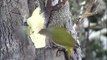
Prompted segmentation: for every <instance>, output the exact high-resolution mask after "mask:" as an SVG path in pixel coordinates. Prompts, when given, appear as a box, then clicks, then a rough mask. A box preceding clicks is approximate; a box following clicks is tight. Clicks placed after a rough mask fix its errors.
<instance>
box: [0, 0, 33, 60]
mask: <svg viewBox="0 0 107 60" xmlns="http://www.w3.org/2000/svg"><path fill="white" fill-rule="evenodd" d="M27 5H28V3H27V0H0V60H33V59H34V58H35V57H34V56H35V48H34V46H33V44H32V42H31V41H30V40H29V37H27V35H26V34H25V32H24V30H25V28H24V26H23V20H24V18H25V17H28V14H29V12H28V10H29V9H28V6H27ZM22 28H23V29H24V30H23V29H22Z"/></svg>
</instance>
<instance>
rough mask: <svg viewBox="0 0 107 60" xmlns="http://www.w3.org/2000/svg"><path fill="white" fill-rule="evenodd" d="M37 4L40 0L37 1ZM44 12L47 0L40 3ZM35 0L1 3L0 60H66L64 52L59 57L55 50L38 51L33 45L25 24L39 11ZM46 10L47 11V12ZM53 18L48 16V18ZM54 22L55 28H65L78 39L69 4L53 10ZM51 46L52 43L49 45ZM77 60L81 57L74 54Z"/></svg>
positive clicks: (1, 0) (52, 21) (51, 24)
mask: <svg viewBox="0 0 107 60" xmlns="http://www.w3.org/2000/svg"><path fill="white" fill-rule="evenodd" d="M36 1H37V0H36ZM40 5H41V8H42V9H44V0H40ZM35 7H36V4H35V1H34V0H0V60H65V57H64V53H63V52H61V53H60V56H56V50H55V49H54V48H41V49H35V47H34V46H33V43H32V42H31V40H30V39H29V37H28V36H27V35H26V32H25V30H26V27H25V26H23V22H25V21H26V19H27V18H28V17H29V16H30V15H31V13H32V11H33V10H34V9H35ZM43 11H44V10H43ZM48 18H49V17H48V16H46V19H48ZM50 19H51V22H50V24H49V27H51V26H53V25H60V26H64V27H65V28H67V29H68V31H70V32H74V33H71V34H73V36H74V37H75V39H76V33H75V31H74V30H73V28H71V27H72V20H71V13H70V11H69V3H68V1H67V2H66V3H65V5H64V6H63V7H61V8H60V9H59V10H56V11H52V14H51V18H50ZM47 44H48V45H50V42H49V43H47ZM74 59H75V60H77V59H78V56H76V55H75V54H74Z"/></svg>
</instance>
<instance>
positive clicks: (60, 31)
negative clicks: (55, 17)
mask: <svg viewBox="0 0 107 60" xmlns="http://www.w3.org/2000/svg"><path fill="white" fill-rule="evenodd" d="M40 33H41V34H46V35H48V36H51V38H52V41H53V42H54V43H56V44H58V45H60V46H62V47H64V48H65V49H66V50H67V52H68V55H69V56H70V54H71V53H72V51H73V48H74V47H75V44H76V41H75V39H74V38H73V37H72V36H71V35H70V34H69V33H68V31H67V30H66V29H65V28H63V27H50V28H47V29H43V30H41V31H40ZM47 33H48V34H47Z"/></svg>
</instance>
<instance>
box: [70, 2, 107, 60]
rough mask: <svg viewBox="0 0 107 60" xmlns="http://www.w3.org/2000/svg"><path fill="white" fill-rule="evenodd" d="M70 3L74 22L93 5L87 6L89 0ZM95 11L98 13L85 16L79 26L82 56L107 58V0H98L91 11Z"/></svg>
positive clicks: (86, 57)
mask: <svg viewBox="0 0 107 60" xmlns="http://www.w3.org/2000/svg"><path fill="white" fill-rule="evenodd" d="M90 1H92V0H90ZM69 3H70V8H71V13H72V19H73V21H74V22H75V21H76V20H77V19H78V18H77V17H80V16H81V15H82V14H83V13H84V10H85V9H87V8H88V7H89V6H91V5H89V6H87V3H89V0H70V2H69ZM91 3H92V2H91ZM91 3H90V4H91ZM94 11H96V13H97V14H94V15H92V16H89V17H87V18H84V19H85V20H84V22H83V24H82V25H81V26H80V27H81V28H77V31H78V36H79V39H80V42H81V48H82V57H83V60H86V59H88V60H107V0H96V1H95V2H94V5H93V7H92V8H91V12H94Z"/></svg>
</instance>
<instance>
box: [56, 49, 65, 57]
mask: <svg viewBox="0 0 107 60" xmlns="http://www.w3.org/2000/svg"><path fill="white" fill-rule="evenodd" d="M61 52H65V48H62V47H58V48H57V49H56V56H60V53H61Z"/></svg>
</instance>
